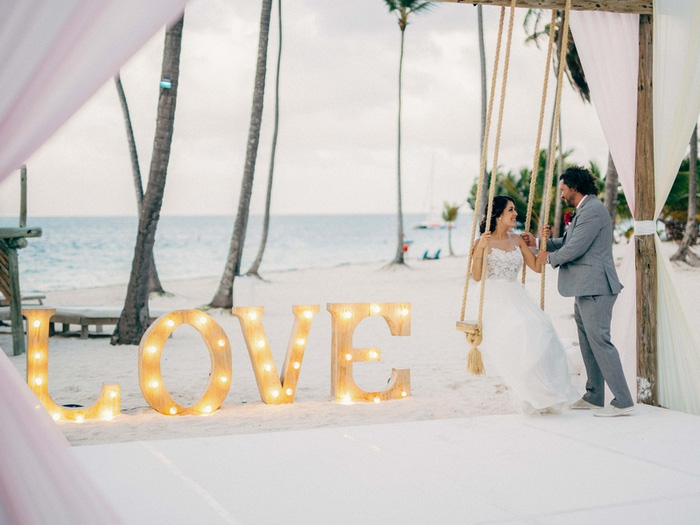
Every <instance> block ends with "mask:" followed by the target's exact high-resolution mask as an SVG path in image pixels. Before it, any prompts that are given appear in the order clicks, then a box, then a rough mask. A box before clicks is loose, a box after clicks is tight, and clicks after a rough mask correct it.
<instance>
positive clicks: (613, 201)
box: [603, 152, 619, 230]
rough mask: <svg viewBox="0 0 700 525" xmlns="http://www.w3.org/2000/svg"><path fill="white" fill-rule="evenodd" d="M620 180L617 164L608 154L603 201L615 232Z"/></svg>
mask: <svg viewBox="0 0 700 525" xmlns="http://www.w3.org/2000/svg"><path fill="white" fill-rule="evenodd" d="M618 180H619V177H618V175H617V168H616V167H615V162H613V158H612V154H611V153H610V152H608V171H607V173H606V174H605V194H604V195H603V201H604V203H605V209H606V210H608V214H609V215H610V222H611V223H612V227H613V230H614V229H615V222H616V218H617V185H618Z"/></svg>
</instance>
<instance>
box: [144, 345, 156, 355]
mask: <svg viewBox="0 0 700 525" xmlns="http://www.w3.org/2000/svg"><path fill="white" fill-rule="evenodd" d="M147 350H148V353H149V354H155V353H156V352H157V351H158V349H157V348H156V347H155V346H153V345H151V346H149V347H148V348H147Z"/></svg>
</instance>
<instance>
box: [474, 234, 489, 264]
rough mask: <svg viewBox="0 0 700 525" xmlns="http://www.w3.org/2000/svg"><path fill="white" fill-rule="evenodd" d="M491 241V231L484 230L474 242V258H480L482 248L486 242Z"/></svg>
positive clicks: (482, 254) (482, 251) (484, 247)
mask: <svg viewBox="0 0 700 525" xmlns="http://www.w3.org/2000/svg"><path fill="white" fill-rule="evenodd" d="M490 242H491V232H484V233H483V234H481V237H479V242H478V243H476V248H475V249H474V258H475V259H481V258H482V257H483V256H484V250H485V249H486V246H487V245H488V243H490Z"/></svg>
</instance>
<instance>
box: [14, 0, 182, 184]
mask: <svg viewBox="0 0 700 525" xmlns="http://www.w3.org/2000/svg"><path fill="white" fill-rule="evenodd" d="M185 3H186V0H148V1H143V0H61V1H58V2H57V1H55V0H23V1H21V2H2V5H1V6H0V93H2V97H0V182H1V181H2V180H3V179H4V178H5V177H7V176H8V175H9V174H10V173H12V171H13V170H15V169H18V168H19V167H20V166H21V165H22V164H23V163H24V162H25V161H26V160H27V158H28V157H29V156H30V155H31V154H32V153H33V152H34V151H36V150H37V149H38V148H39V147H40V146H41V145H42V144H43V143H44V142H45V141H46V140H47V139H48V138H49V137H50V136H51V135H52V134H53V133H54V132H55V131H56V130H57V129H58V128H59V127H60V126H61V125H62V124H63V123H64V122H65V121H66V120H68V118H69V117H70V116H71V115H72V114H73V113H75V111H76V110H77V109H78V108H79V107H80V106H81V105H82V104H83V103H84V102H85V101H86V100H87V99H88V98H89V97H90V96H91V95H92V94H93V93H95V91H97V89H98V88H99V87H100V86H102V85H103V84H104V83H105V82H106V81H107V80H109V78H110V77H111V76H113V75H114V74H115V73H116V72H117V71H118V70H119V67H120V66H121V65H122V64H123V63H124V62H126V60H127V59H128V58H129V57H130V56H131V55H133V54H134V53H135V52H136V51H137V50H138V49H139V48H140V47H141V46H142V45H143V44H144V43H145V42H146V41H147V40H148V39H149V38H150V37H151V36H153V34H154V33H155V32H156V31H158V30H159V29H161V28H162V27H163V26H164V25H165V24H166V23H168V22H171V21H173V20H175V19H176V18H177V17H178V16H179V15H180V14H181V13H182V11H183V9H184V6H185Z"/></svg>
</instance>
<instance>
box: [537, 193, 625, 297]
mask: <svg viewBox="0 0 700 525" xmlns="http://www.w3.org/2000/svg"><path fill="white" fill-rule="evenodd" d="M547 251H549V252H551V253H550V254H549V262H550V264H551V265H552V267H553V268H559V293H560V294H561V295H563V296H564V297H579V296H582V295H613V294H617V293H620V290H622V285H621V284H620V281H619V280H618V278H617V272H616V271H615V264H614V262H613V256H612V224H611V222H610V215H608V212H607V210H606V209H605V206H604V205H603V203H602V202H600V200H599V199H598V197H596V196H595V195H589V196H588V197H586V199H585V200H584V201H583V202H582V203H581V205H580V206H579V209H578V210H577V211H576V213H575V215H574V218H573V220H572V221H571V224H569V228H568V230H567V231H566V233H565V234H564V237H561V238H559V239H550V240H548V241H547Z"/></svg>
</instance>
